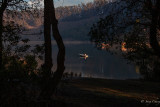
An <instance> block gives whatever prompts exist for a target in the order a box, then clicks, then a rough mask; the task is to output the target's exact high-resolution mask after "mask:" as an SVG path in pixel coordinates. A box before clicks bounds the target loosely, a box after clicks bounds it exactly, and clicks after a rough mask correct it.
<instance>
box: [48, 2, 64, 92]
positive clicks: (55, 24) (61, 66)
mask: <svg viewBox="0 0 160 107" xmlns="http://www.w3.org/2000/svg"><path fill="white" fill-rule="evenodd" d="M49 1H50V3H51V5H52V6H51V10H52V14H51V22H52V32H53V37H54V39H55V41H56V43H57V45H58V55H57V69H56V71H55V72H54V75H53V91H54V90H55V89H56V87H57V85H58V83H59V82H60V80H61V78H62V75H63V72H64V70H65V65H64V62H65V46H64V43H63V40H62V37H61V35H60V33H59V30H58V21H57V19H56V15H55V8H54V3H53V0H49Z"/></svg>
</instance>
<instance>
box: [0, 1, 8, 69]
mask: <svg viewBox="0 0 160 107" xmlns="http://www.w3.org/2000/svg"><path fill="white" fill-rule="evenodd" d="M7 5H8V3H7V0H5V1H4V3H2V5H1V7H0V70H2V62H3V61H2V52H3V45H2V34H3V13H4V11H5V9H6V8H7Z"/></svg>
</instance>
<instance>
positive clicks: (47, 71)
mask: <svg viewBox="0 0 160 107" xmlns="http://www.w3.org/2000/svg"><path fill="white" fill-rule="evenodd" d="M44 4H45V7H44V40H45V62H44V65H43V67H42V68H43V72H44V76H45V77H47V78H48V77H49V76H51V69H52V66H53V65H52V44H51V20H50V10H49V7H48V6H49V5H50V4H49V3H48V1H47V0H44Z"/></svg>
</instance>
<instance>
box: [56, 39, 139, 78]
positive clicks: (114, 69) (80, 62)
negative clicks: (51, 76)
mask: <svg viewBox="0 0 160 107" xmlns="http://www.w3.org/2000/svg"><path fill="white" fill-rule="evenodd" d="M64 43H65V46H66V61H65V65H66V70H65V72H74V73H82V76H83V77H86V76H87V77H96V78H110V79H131V78H139V77H140V75H139V74H138V73H136V67H135V66H134V65H129V64H127V63H126V61H125V60H124V59H122V58H120V57H119V56H113V55H110V54H109V53H107V52H106V51H100V50H97V48H95V46H94V44H91V43H90V42H88V41H85V42H83V41H65V42H64ZM79 53H87V54H88V55H89V57H87V58H85V57H80V56H79ZM56 55H57V47H56V45H55V43H53V60H54V61H53V62H54V67H53V70H55V69H56V68H55V65H56V59H55V56H56Z"/></svg>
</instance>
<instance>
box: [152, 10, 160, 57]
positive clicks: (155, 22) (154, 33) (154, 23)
mask: <svg viewBox="0 0 160 107" xmlns="http://www.w3.org/2000/svg"><path fill="white" fill-rule="evenodd" d="M158 14H159V13H158V10H157V9H156V8H153V9H152V11H151V15H152V19H151V26H150V45H151V47H152V49H153V50H154V52H155V53H156V55H157V56H158V57H160V45H159V41H158V40H157V28H158V26H157V25H158V17H159V15H158Z"/></svg>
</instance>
